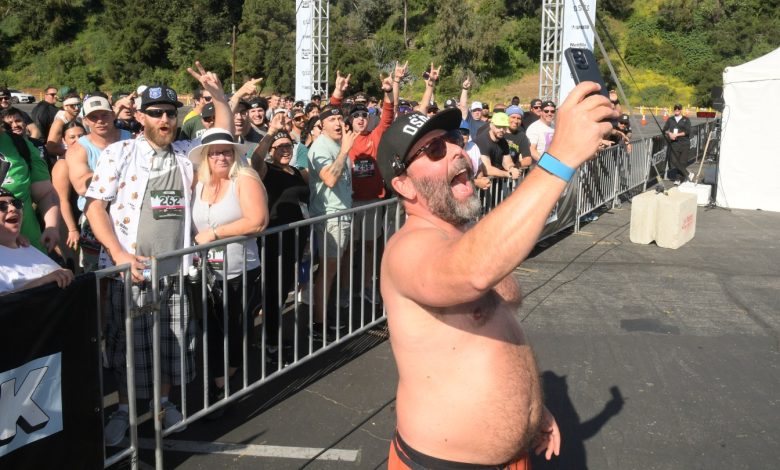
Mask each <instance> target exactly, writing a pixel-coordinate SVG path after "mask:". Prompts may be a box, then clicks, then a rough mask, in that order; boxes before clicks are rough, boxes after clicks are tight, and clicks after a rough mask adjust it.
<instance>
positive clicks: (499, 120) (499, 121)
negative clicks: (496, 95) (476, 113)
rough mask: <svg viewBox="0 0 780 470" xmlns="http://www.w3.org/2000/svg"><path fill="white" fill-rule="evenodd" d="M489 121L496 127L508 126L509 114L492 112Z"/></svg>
mask: <svg viewBox="0 0 780 470" xmlns="http://www.w3.org/2000/svg"><path fill="white" fill-rule="evenodd" d="M490 122H491V123H493V125H494V126H496V127H509V116H507V115H506V113H494V114H493V117H492V118H490Z"/></svg>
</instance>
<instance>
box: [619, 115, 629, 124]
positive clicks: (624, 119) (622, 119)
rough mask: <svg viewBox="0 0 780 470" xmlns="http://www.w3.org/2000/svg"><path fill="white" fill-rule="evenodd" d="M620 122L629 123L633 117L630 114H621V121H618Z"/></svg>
mask: <svg viewBox="0 0 780 470" xmlns="http://www.w3.org/2000/svg"><path fill="white" fill-rule="evenodd" d="M618 122H624V123H629V122H631V117H630V116H629V115H628V114H621V115H620V119H618Z"/></svg>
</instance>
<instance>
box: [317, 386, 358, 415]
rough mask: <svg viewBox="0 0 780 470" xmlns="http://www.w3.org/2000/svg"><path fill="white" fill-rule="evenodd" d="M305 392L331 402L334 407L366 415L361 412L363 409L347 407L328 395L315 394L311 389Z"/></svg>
mask: <svg viewBox="0 0 780 470" xmlns="http://www.w3.org/2000/svg"><path fill="white" fill-rule="evenodd" d="M304 391H306V392H308V393H311V394H312V395H317V396H318V397H320V398H322V399H323V400H325V401H329V402H331V403H333V404H334V405H338V406H340V407H342V408H345V409H347V410H350V411H354V412H356V413H360V414H363V413H364V411H363V410H361V409H359V408H353V407H351V406H347V405H345V404H344V403H341V402H339V401H336V400H334V399H333V398H330V397H329V396H327V395H325V394H322V393H319V392H315V391H314V390H311V389H308V388H307V389H305V390H304Z"/></svg>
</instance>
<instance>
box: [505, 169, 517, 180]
mask: <svg viewBox="0 0 780 470" xmlns="http://www.w3.org/2000/svg"><path fill="white" fill-rule="evenodd" d="M507 171H508V172H509V177H510V178H512V179H513V180H516V179H517V178H519V177H520V170H519V169H517V168H515V167H512V168H510V169H509V170H507Z"/></svg>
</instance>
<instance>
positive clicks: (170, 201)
mask: <svg viewBox="0 0 780 470" xmlns="http://www.w3.org/2000/svg"><path fill="white" fill-rule="evenodd" d="M150 197H151V201H152V215H153V216H154V219H155V220H160V219H181V218H183V217H184V196H183V192H182V191H181V190H180V189H166V190H152V191H151V194H150Z"/></svg>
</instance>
